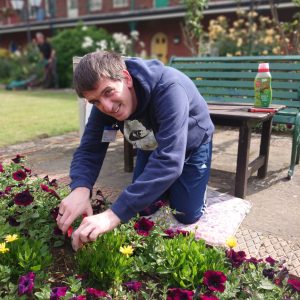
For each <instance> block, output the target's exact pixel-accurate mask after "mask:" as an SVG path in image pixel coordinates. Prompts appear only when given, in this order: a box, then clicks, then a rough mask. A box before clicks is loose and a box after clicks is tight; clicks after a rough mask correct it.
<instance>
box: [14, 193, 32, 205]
mask: <svg viewBox="0 0 300 300" xmlns="http://www.w3.org/2000/svg"><path fill="white" fill-rule="evenodd" d="M32 201H33V196H32V195H31V194H30V192H29V190H25V191H23V192H21V193H18V194H16V195H15V197H14V202H15V204H17V205H20V206H28V205H29V204H31V203H32Z"/></svg>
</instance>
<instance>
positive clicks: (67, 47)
mask: <svg viewBox="0 0 300 300" xmlns="http://www.w3.org/2000/svg"><path fill="white" fill-rule="evenodd" d="M85 37H89V38H91V39H92V40H95V41H101V40H105V41H107V42H110V41H112V37H111V35H109V34H108V33H107V32H106V30H105V29H103V28H96V27H94V26H91V27H86V26H82V25H81V24H79V25H78V26H77V27H75V28H71V29H64V30H62V31H60V32H59V33H58V34H57V35H55V37H54V38H52V39H51V44H52V45H53V48H54V49H55V51H56V56H57V72H58V75H59V76H58V77H59V86H60V87H70V86H71V83H72V76H73V66H72V58H73V57H74V56H83V55H85V54H87V53H89V52H91V51H94V50H96V47H95V45H91V46H90V47H82V45H83V44H84V41H85Z"/></svg>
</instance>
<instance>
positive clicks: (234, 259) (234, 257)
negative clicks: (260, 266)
mask: <svg viewBox="0 0 300 300" xmlns="http://www.w3.org/2000/svg"><path fill="white" fill-rule="evenodd" d="M226 256H227V257H228V258H229V259H230V261H231V264H232V266H233V267H235V268H237V267H239V266H240V265H241V264H242V263H243V262H244V261H245V260H246V253H245V252H244V251H237V252H235V251H234V250H233V249H229V250H227V251H226Z"/></svg>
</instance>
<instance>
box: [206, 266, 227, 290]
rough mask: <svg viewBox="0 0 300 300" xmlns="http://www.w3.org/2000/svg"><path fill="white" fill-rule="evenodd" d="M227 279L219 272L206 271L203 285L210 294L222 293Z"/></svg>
mask: <svg viewBox="0 0 300 300" xmlns="http://www.w3.org/2000/svg"><path fill="white" fill-rule="evenodd" d="M226 280H227V277H226V276H225V274H224V273H223V272H221V271H212V270H209V271H206V272H205V273H204V277H203V284H205V285H206V286H207V287H208V289H209V290H211V291H212V292H220V293H223V292H224V290H225V282H226Z"/></svg>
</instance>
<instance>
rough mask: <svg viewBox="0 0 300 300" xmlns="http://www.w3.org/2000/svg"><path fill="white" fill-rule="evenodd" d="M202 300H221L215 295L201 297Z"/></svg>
mask: <svg viewBox="0 0 300 300" xmlns="http://www.w3.org/2000/svg"><path fill="white" fill-rule="evenodd" d="M199 299H200V300H219V298H218V297H217V296H215V295H200V297H199Z"/></svg>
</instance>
